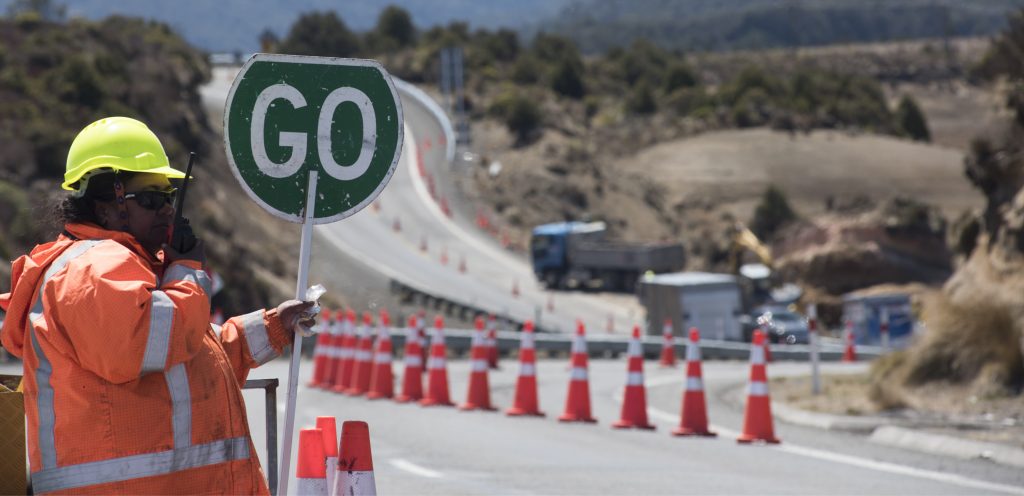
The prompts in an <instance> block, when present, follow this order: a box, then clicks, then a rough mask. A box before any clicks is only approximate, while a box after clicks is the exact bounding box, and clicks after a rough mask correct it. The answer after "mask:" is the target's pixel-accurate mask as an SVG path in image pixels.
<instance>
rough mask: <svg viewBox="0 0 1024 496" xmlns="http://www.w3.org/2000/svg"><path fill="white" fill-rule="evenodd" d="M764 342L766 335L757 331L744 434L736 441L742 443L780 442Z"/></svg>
mask: <svg viewBox="0 0 1024 496" xmlns="http://www.w3.org/2000/svg"><path fill="white" fill-rule="evenodd" d="M764 341H765V339H764V333H762V332H761V330H760V329H757V330H755V331H754V342H753V344H752V345H751V347H750V385H749V387H748V389H747V406H746V409H745V410H744V411H743V433H742V434H740V437H739V438H737V439H736V441H738V442H740V443H750V442H754V441H760V442H765V443H772V444H775V443H778V442H779V440H778V439H776V438H775V428H774V425H773V422H772V406H771V398H770V397H769V396H768V374H767V372H766V371H765V365H764V349H765V348H764Z"/></svg>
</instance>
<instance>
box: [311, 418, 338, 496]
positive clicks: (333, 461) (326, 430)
mask: <svg viewBox="0 0 1024 496" xmlns="http://www.w3.org/2000/svg"><path fill="white" fill-rule="evenodd" d="M316 428H317V429H320V432H321V434H323V440H324V456H325V457H326V460H324V472H326V473H327V487H329V488H330V487H334V475H335V470H334V467H336V466H337V465H338V428H337V421H336V420H335V418H334V417H317V418H316ZM324 494H327V493H324Z"/></svg>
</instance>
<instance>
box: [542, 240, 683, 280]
mask: <svg viewBox="0 0 1024 496" xmlns="http://www.w3.org/2000/svg"><path fill="white" fill-rule="evenodd" d="M606 231H607V229H606V226H605V224H604V222H560V223H556V224H544V225H541V226H537V227H535V228H534V229H533V235H532V236H531V238H530V260H531V262H532V264H533V272H534V275H536V277H537V279H538V280H539V281H541V283H543V284H544V286H545V287H548V288H555V289H579V290H606V291H622V292H628V293H632V292H633V291H635V289H636V284H637V280H638V279H639V278H640V276H641V275H642V274H647V273H663V272H673V271H677V270H680V269H682V267H683V262H684V260H683V257H684V254H683V246H682V245H681V244H679V243H646V244H630V243H620V242H611V241H606V240H605V233H606Z"/></svg>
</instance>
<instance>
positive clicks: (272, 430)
mask: <svg viewBox="0 0 1024 496" xmlns="http://www.w3.org/2000/svg"><path fill="white" fill-rule="evenodd" d="M266 403H267V404H268V405H270V408H267V466H268V470H269V474H268V475H269V478H270V494H271V496H277V379H274V384H273V386H269V387H267V399H266Z"/></svg>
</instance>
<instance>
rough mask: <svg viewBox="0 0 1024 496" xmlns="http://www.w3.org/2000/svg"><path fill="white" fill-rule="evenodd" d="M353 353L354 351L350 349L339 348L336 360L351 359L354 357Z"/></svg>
mask: <svg viewBox="0 0 1024 496" xmlns="http://www.w3.org/2000/svg"><path fill="white" fill-rule="evenodd" d="M355 353H356V350H353V349H352V348H341V349H340V350H338V358H345V359H348V358H352V356H353V355H355Z"/></svg>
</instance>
